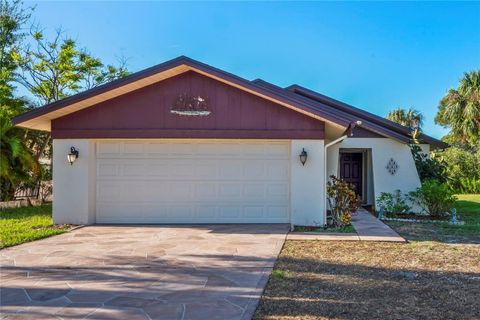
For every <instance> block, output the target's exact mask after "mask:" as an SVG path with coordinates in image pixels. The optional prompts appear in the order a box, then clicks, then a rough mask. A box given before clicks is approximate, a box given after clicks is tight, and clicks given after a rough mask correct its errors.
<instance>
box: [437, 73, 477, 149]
mask: <svg viewBox="0 0 480 320" xmlns="http://www.w3.org/2000/svg"><path fill="white" fill-rule="evenodd" d="M435 122H436V123H438V124H440V125H443V126H444V127H447V128H451V135H452V136H453V137H454V138H456V139H458V140H460V142H462V143H467V144H470V145H476V144H477V143H478V142H479V138H480V70H476V71H471V72H468V73H465V74H464V75H463V78H462V79H461V80H460V84H459V86H458V88H457V89H450V90H449V91H448V92H447V94H446V95H445V96H444V97H443V99H442V100H441V101H440V104H439V106H438V113H437V116H436V117H435Z"/></svg>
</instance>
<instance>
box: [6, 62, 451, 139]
mask: <svg viewBox="0 0 480 320" xmlns="http://www.w3.org/2000/svg"><path fill="white" fill-rule="evenodd" d="M189 70H193V71H196V72H199V73H201V74H204V75H206V76H209V77H212V78H214V79H217V80H219V81H222V82H225V83H228V84H230V85H232V86H235V87H238V88H241V89H242V90H246V91H248V92H250V93H252V94H255V95H259V96H261V97H264V98H266V99H269V100H271V101H275V102H277V103H279V104H282V105H284V106H286V107H289V108H292V109H294V110H296V111H298V112H301V113H304V114H307V115H309V116H311V117H314V118H316V119H319V120H322V121H326V122H329V123H332V124H334V125H336V126H340V127H344V128H348V127H349V126H350V124H351V123H352V122H355V121H358V120H360V121H362V127H364V128H366V129H368V130H370V131H372V132H375V133H377V134H380V135H382V136H385V137H390V138H393V139H395V140H398V141H401V142H404V143H408V142H409V141H410V136H409V130H408V128H406V127H403V126H400V125H398V124H395V123H393V122H391V121H389V120H386V119H384V118H381V117H379V116H376V115H373V114H371V113H369V112H366V111H363V110H361V109H358V108H355V107H353V106H350V105H347V104H345V103H342V102H340V101H337V100H334V99H332V98H329V97H326V96H324V95H321V94H319V93H317V92H314V91H311V90H308V89H306V88H303V87H300V86H298V85H293V86H290V87H288V88H280V87H277V86H275V85H273V84H270V83H267V82H265V81H263V80H255V81H249V80H246V79H243V78H241V77H238V76H236V75H234V74H231V73H228V72H225V71H223V70H220V69H217V68H215V67H212V66H210V65H207V64H204V63H201V62H199V61H196V60H193V59H190V58H188V57H185V56H180V57H178V58H175V59H172V60H169V61H167V62H164V63H161V64H158V65H156V66H153V67H151V68H148V69H145V70H142V71H139V72H136V73H133V74H131V75H129V76H127V77H125V78H122V79H118V80H114V81H112V82H109V83H107V84H104V85H101V86H98V87H95V88H93V89H90V90H87V91H84V92H81V93H78V94H76V95H73V96H70V97H68V98H65V99H62V100H60V101H56V102H54V103H51V104H48V105H45V106H43V107H40V108H37V109H34V110H31V111H29V112H26V113H23V114H21V115H18V116H16V117H15V118H13V120H12V121H13V124H15V125H18V126H23V127H28V128H32V129H40V130H47V131H49V130H50V121H51V120H52V119H56V118H59V117H62V116H64V115H66V114H69V113H72V112H75V111H78V110H81V109H83V108H86V107H89V106H92V105H95V104H96V103H99V102H101V101H105V100H108V99H111V98H113V97H115V96H118V95H122V94H125V93H127V92H130V91H133V90H136V89H138V88H140V87H143V86H146V85H149V84H152V83H154V82H158V81H161V80H163V79H166V78H168V77H172V76H175V75H177V74H180V73H183V72H186V71H189ZM421 139H422V140H423V141H424V142H426V143H429V144H432V145H433V146H435V147H438V148H445V147H447V146H448V145H447V144H445V143H444V142H442V141H439V140H437V139H434V138H432V137H429V136H427V135H422V136H421Z"/></svg>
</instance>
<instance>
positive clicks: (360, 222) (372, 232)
mask: <svg viewBox="0 0 480 320" xmlns="http://www.w3.org/2000/svg"><path fill="white" fill-rule="evenodd" d="M352 225H353V227H354V228H355V231H356V233H320V232H317V233H315V232H293V233H292V232H291V233H289V234H288V236H287V240H324V241H387V242H406V240H405V239H404V238H402V237H401V236H400V235H399V234H398V233H396V232H395V231H394V230H393V229H392V228H390V227H389V226H387V225H386V224H384V223H383V222H382V221H380V220H378V219H377V218H375V217H374V216H373V215H371V214H370V213H369V212H368V211H367V210H365V209H363V208H360V209H359V210H358V211H357V213H356V214H355V215H354V216H353V217H352Z"/></svg>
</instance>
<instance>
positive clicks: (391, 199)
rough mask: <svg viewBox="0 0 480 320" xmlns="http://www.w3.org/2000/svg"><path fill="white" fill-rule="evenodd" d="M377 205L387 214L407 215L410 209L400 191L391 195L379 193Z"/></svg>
mask: <svg viewBox="0 0 480 320" xmlns="http://www.w3.org/2000/svg"><path fill="white" fill-rule="evenodd" d="M377 204H378V206H379V207H380V208H383V209H384V210H385V211H386V212H388V213H408V212H409V211H410V209H411V208H410V206H409V205H408V204H407V202H406V199H405V196H404V195H402V192H401V191H400V190H395V191H394V192H393V193H388V192H382V193H380V196H379V197H378V198H377Z"/></svg>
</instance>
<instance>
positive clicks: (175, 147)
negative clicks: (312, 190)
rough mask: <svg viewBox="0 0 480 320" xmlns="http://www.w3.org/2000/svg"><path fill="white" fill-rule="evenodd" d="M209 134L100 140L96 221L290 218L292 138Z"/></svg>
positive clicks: (269, 220) (283, 220)
mask: <svg viewBox="0 0 480 320" xmlns="http://www.w3.org/2000/svg"><path fill="white" fill-rule="evenodd" d="M207 141H208V140H207ZM207 141H195V142H191V141H190V142H179V141H156V140H154V141H144V140H126V141H113V140H110V141H99V142H98V143H97V147H96V148H97V150H96V155H97V166H96V176H97V190H96V221H97V223H288V222H289V211H290V210H289V202H290V201H289V198H290V183H289V181H290V166H289V156H290V151H289V143H288V142H283V141H282V142H280V141H265V142H248V143H246V142H227V141H224V142H212V141H209V142H207Z"/></svg>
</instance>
